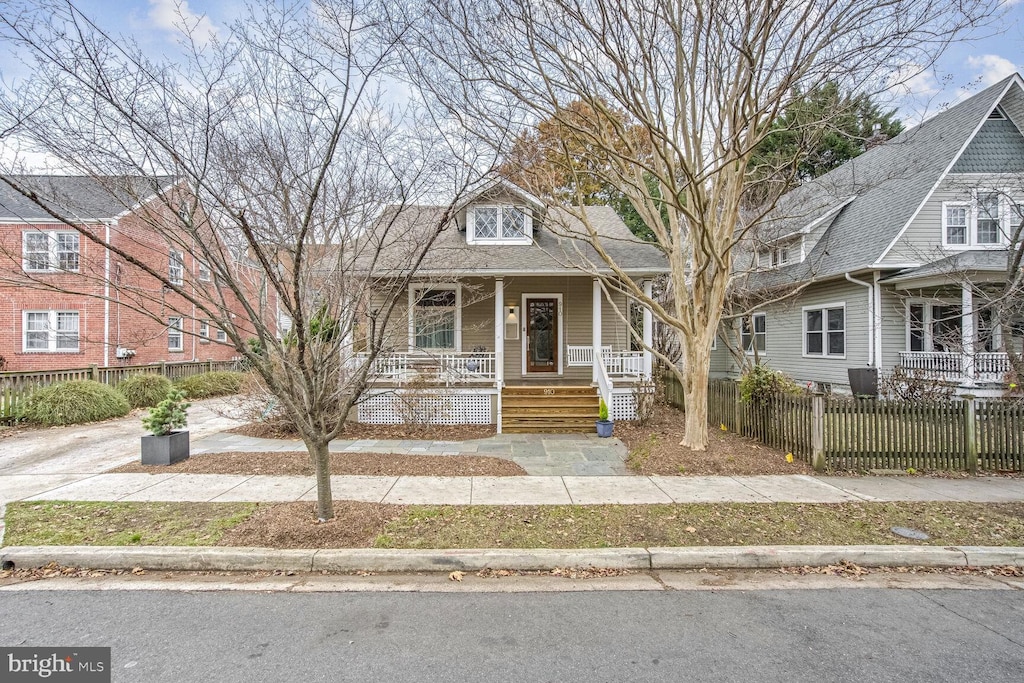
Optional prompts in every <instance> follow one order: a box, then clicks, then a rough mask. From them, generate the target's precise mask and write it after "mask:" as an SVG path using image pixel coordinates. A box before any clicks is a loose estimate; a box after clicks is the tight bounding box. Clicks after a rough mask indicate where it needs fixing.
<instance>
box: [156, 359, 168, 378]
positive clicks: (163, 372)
mask: <svg viewBox="0 0 1024 683" xmlns="http://www.w3.org/2000/svg"><path fill="white" fill-rule="evenodd" d="M157 365H159V366H160V374H161V375H163V376H164V377H167V361H165V360H162V361H160V362H159V363H157Z"/></svg>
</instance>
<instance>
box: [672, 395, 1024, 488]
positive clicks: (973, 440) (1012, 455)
mask: <svg viewBox="0 0 1024 683" xmlns="http://www.w3.org/2000/svg"><path fill="white" fill-rule="evenodd" d="M666 399H667V400H668V401H669V402H670V403H672V404H673V405H676V406H678V407H683V405H682V388H681V387H680V386H679V383H678V382H677V381H676V380H675V378H674V377H671V376H669V377H667V378H666ZM708 422H709V423H710V424H712V425H714V426H719V425H721V426H724V427H725V428H726V429H728V430H729V431H732V432H736V433H739V434H742V435H743V436H747V437H750V438H752V439H756V440H757V441H760V442H761V443H763V444H765V445H767V446H771V447H773V448H777V449H779V450H781V451H784V452H787V453H792V454H793V455H794V456H796V457H799V458H801V459H802V460H804V461H806V462H809V463H811V464H812V465H814V466H815V468H816V469H819V470H820V469H825V468H826V467H829V468H833V469H854V470H867V469H898V470H906V469H909V468H914V469H928V470H938V469H953V470H967V471H971V472H973V471H975V470H977V469H978V468H981V469H985V470H1003V471H1018V472H1019V471H1024V404H1020V403H1018V402H1016V401H1005V400H1002V399H997V400H985V401H978V400H976V399H974V398H973V397H963V398H962V399H958V400H952V401H942V402H917V401H890V400H875V399H857V398H852V397H843V396H825V395H823V394H796V395H787V396H779V397H775V398H771V399H768V400H765V401H762V402H749V403H744V402H742V401H740V393H739V385H738V384H737V383H736V382H732V381H728V380H712V381H711V382H710V383H709V385H708Z"/></svg>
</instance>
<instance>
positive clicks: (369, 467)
mask: <svg viewBox="0 0 1024 683" xmlns="http://www.w3.org/2000/svg"><path fill="white" fill-rule="evenodd" d="M110 471H111V472H144V473H150V474H152V473H155V472H183V473H188V474H267V475H296V476H312V475H313V465H312V464H311V463H310V460H309V454H308V453H305V452H302V451H296V452H286V453H278V452H244V451H229V452H225V453H204V454H202V455H194V456H192V457H191V458H189V459H188V460H184V461H182V462H179V463H175V464H173V465H143V464H141V463H137V462H132V463H128V464H126V465H121V466H120V467H115V468H114V469H112V470H110ZM331 474H335V475H357V474H358V475H368V476H384V477H403V476H407V477H442V476H444V477H481V476H486V477H518V476H523V475H525V474H526V470H524V469H523V468H522V467H520V466H519V465H517V464H516V463H514V462H512V461H511V460H503V459H502V458H492V457H488V456H478V455H399V454H395V453H331Z"/></svg>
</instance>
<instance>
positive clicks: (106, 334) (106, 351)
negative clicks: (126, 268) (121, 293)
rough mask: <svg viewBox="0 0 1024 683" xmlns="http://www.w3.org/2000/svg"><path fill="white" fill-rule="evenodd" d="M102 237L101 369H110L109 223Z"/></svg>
mask: <svg viewBox="0 0 1024 683" xmlns="http://www.w3.org/2000/svg"><path fill="white" fill-rule="evenodd" d="M103 226H104V235H103V244H104V247H103V367H105V368H106V367H110V221H104V222H103Z"/></svg>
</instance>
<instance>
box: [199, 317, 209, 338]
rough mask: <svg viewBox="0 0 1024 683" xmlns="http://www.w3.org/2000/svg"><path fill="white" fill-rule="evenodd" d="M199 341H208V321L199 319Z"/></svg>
mask: <svg viewBox="0 0 1024 683" xmlns="http://www.w3.org/2000/svg"><path fill="white" fill-rule="evenodd" d="M199 343H200V344H209V343H210V321H209V320H200V321H199Z"/></svg>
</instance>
